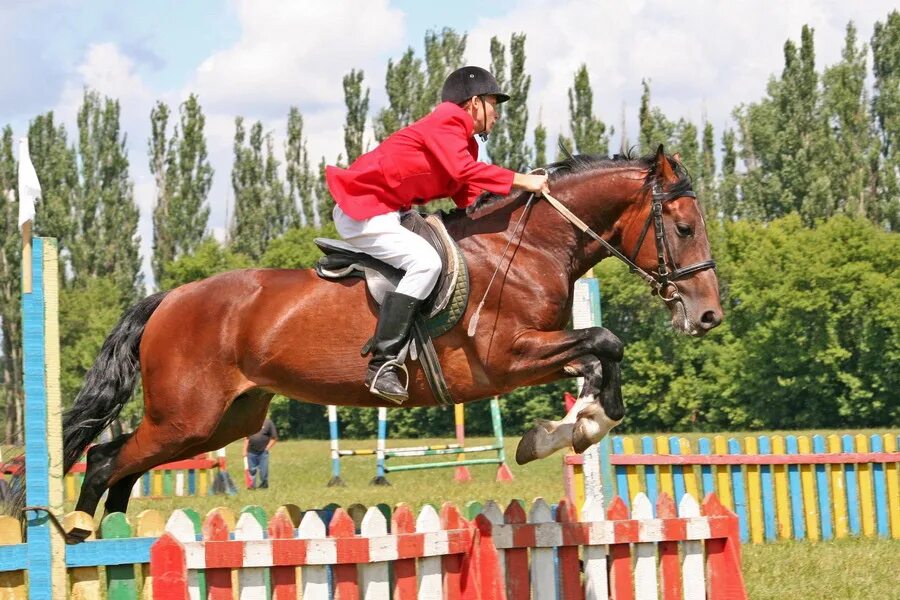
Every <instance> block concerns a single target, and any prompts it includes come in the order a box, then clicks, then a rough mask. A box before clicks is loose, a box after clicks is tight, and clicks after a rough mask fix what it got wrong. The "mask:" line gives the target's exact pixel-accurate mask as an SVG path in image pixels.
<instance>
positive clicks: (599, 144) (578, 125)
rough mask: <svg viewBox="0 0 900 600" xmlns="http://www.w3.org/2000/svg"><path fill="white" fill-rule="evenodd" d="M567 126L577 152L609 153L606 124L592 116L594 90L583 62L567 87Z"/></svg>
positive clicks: (596, 154) (604, 154) (600, 154)
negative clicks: (570, 85)
mask: <svg viewBox="0 0 900 600" xmlns="http://www.w3.org/2000/svg"><path fill="white" fill-rule="evenodd" d="M569 127H570V129H571V131H572V138H573V139H574V141H575V148H576V150H577V152H578V153H579V154H591V155H595V156H606V155H608V154H609V134H607V133H606V124H605V123H604V122H603V121H602V120H600V119H599V118H598V117H595V116H594V91H593V90H592V89H591V79H590V76H589V75H588V69H587V65H585V64H582V65H581V67H580V68H579V69H578V71H577V72H576V73H575V78H574V82H573V85H572V87H570V88H569ZM610 133H612V129H610Z"/></svg>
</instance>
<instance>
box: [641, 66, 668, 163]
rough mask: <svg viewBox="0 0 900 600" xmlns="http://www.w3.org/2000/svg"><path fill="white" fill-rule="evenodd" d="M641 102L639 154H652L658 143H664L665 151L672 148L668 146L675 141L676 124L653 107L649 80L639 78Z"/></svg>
mask: <svg viewBox="0 0 900 600" xmlns="http://www.w3.org/2000/svg"><path fill="white" fill-rule="evenodd" d="M641 87H642V88H643V92H642V93H641V104H640V109H639V111H638V121H639V124H640V136H639V137H640V148H641V154H645V155H646V154H652V153H654V152H656V149H657V148H658V147H659V145H660V144H663V145H665V147H666V151H667V152H669V153H671V152H673V151H674V150H673V149H672V148H671V147H670V146H672V145H673V143H674V141H675V133H676V129H677V124H675V123H673V122H672V121H670V120H669V119H668V118H667V117H666V115H665V114H663V112H662V111H661V110H660V109H659V108H657V107H654V106H653V105H652V104H651V102H650V82H648V81H647V80H645V79H642V80H641Z"/></svg>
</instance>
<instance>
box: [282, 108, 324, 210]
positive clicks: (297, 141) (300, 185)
mask: <svg viewBox="0 0 900 600" xmlns="http://www.w3.org/2000/svg"><path fill="white" fill-rule="evenodd" d="M287 134H288V135H287V142H286V143H285V147H284V156H285V162H286V163H287V164H286V169H285V170H286V174H287V186H288V192H287V193H288V197H289V198H290V201H291V204H292V205H294V206H297V207H299V209H298V214H297V218H298V220H299V224H300V226H301V227H307V226H311V225H312V224H313V223H315V222H316V216H315V214H316V197H315V193H314V187H315V181H314V179H315V178H314V176H313V172H312V169H311V168H310V164H309V151H308V150H307V139H306V137H304V135H303V115H302V114H300V110H299V109H298V108H297V107H295V106H292V107H291V109H290V112H289V113H288V121H287Z"/></svg>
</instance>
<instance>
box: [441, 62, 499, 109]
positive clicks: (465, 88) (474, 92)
mask: <svg viewBox="0 0 900 600" xmlns="http://www.w3.org/2000/svg"><path fill="white" fill-rule="evenodd" d="M472 96H495V97H496V98H497V103H498V104H499V103H501V102H506V101H507V100H509V95H508V94H504V93H503V92H501V91H500V86H499V85H498V84H497V80H496V79H494V76H493V75H491V73H490V71H487V70H485V69H482V68H481V67H471V66H470V67H462V68H460V69H457V70H455V71H453V72H452V73H450V75H448V76H447V80H446V81H445V82H444V87H443V89H442V90H441V102H453V103H454V104H462V103H463V102H465V101H466V100H468V99H469V98H471V97H472Z"/></svg>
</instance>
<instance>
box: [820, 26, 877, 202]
mask: <svg viewBox="0 0 900 600" xmlns="http://www.w3.org/2000/svg"><path fill="white" fill-rule="evenodd" d="M866 54H867V48H866V45H865V44H861V45H859V46H857V36H856V27H855V26H854V25H853V23H852V22H850V23H848V24H847V34H846V37H845V38H844V49H843V51H842V53H841V61H840V62H839V63H837V64H836V65H833V66H831V67H829V68H827V69H825V71H824V73H823V75H822V102H823V111H824V118H825V119H826V122H827V126H828V131H829V133H830V135H829V140H828V142H829V144H828V147H829V148H828V149H829V153H828V154H829V156H828V159H829V162H830V163H831V164H830V165H829V166H828V171H829V173H830V179H831V181H832V182H833V184H834V193H835V199H836V203H837V206H836V208H837V210H838V211H841V212H846V213H848V214H851V215H859V216H863V217H869V218H873V217H875V215H876V213H877V210H876V209H877V205H876V203H875V198H874V191H875V181H876V175H877V165H878V145H877V139H878V138H877V134H876V133H875V130H874V127H873V126H872V119H871V115H870V114H869V99H868V96H867V94H866V90H865V80H866ZM873 141H874V142H875V143H873ZM873 220H875V219H873Z"/></svg>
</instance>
